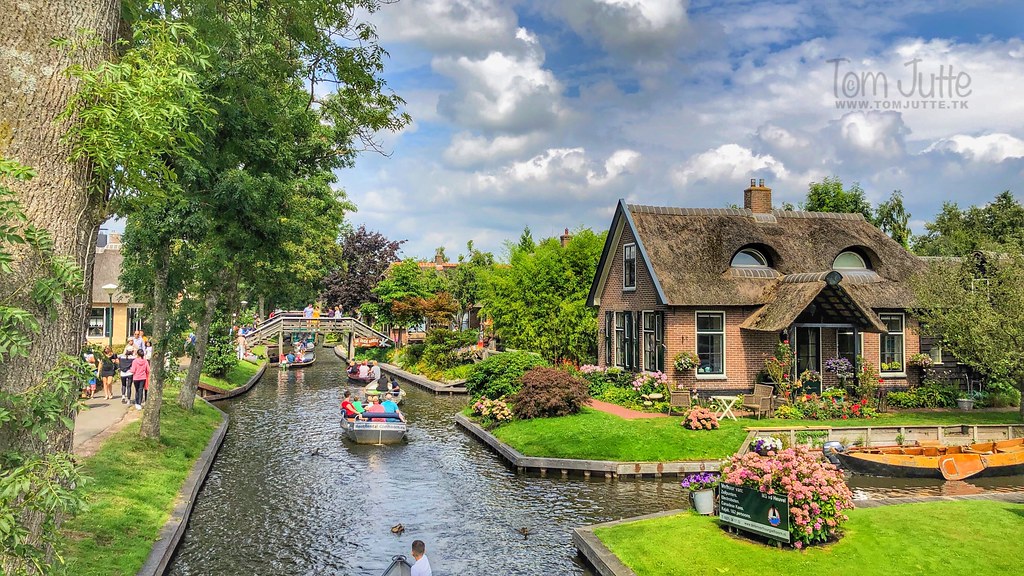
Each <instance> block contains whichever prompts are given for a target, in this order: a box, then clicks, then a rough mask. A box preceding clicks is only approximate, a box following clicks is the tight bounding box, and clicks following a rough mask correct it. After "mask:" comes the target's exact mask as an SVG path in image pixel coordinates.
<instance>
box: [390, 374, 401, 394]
mask: <svg viewBox="0 0 1024 576" xmlns="http://www.w3.org/2000/svg"><path fill="white" fill-rule="evenodd" d="M401 393H402V389H401V388H399V386H398V380H397V379H396V378H395V377H394V376H392V377H391V395H392V396H394V397H395V398H398V395H399V394H401Z"/></svg>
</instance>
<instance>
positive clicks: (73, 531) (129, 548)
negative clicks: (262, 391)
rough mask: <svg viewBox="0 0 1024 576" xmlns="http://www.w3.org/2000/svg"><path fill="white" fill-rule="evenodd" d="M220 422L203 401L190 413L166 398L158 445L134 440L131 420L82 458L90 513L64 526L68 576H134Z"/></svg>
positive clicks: (134, 426)
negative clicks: (90, 455) (88, 455)
mask: <svg viewBox="0 0 1024 576" xmlns="http://www.w3.org/2000/svg"><path fill="white" fill-rule="evenodd" d="M220 422H221V416H220V413H219V412H218V411H217V410H215V409H214V408H211V407H210V406H209V405H208V404H206V403H205V402H196V405H195V411H194V412H193V413H192V414H188V413H186V412H185V411H184V410H182V409H181V408H179V407H178V405H177V403H175V402H174V401H173V395H168V396H167V397H166V398H165V400H164V403H163V410H162V413H161V423H160V430H161V438H160V442H155V441H147V440H142V439H141V438H139V422H134V423H132V424H130V425H129V426H127V427H126V428H125V429H124V430H121V431H120V432H118V433H117V434H115V435H114V436H112V437H111V438H110V439H108V440H107V441H106V442H105V443H104V444H103V447H102V448H100V450H99V452H97V453H96V454H95V455H93V456H92V457H90V458H88V459H87V460H85V462H84V465H83V473H84V474H85V475H86V476H88V477H90V478H91V479H92V480H91V481H90V482H89V483H88V484H86V486H85V487H84V488H83V490H84V493H85V497H86V500H87V502H88V503H89V509H88V510H87V511H86V512H84V513H82V514H80V515H79V516H78V517H77V518H74V519H73V520H71V521H70V522H68V523H67V524H65V525H64V528H65V534H66V535H67V537H68V547H67V551H66V555H65V558H66V560H67V563H68V574H75V575H76V576H99V575H103V576H129V575H131V574H135V573H136V572H137V571H138V570H139V568H140V567H142V563H143V562H144V561H145V560H146V556H148V555H149V551H150V548H151V547H152V545H153V542H154V541H155V540H156V536H157V533H158V532H159V531H160V528H162V527H163V525H164V523H165V522H166V521H167V519H168V518H169V517H170V513H171V509H172V508H173V507H174V501H175V499H176V498H177V496H178V492H179V490H181V486H182V484H183V483H184V482H185V478H186V477H187V476H188V473H189V471H190V470H191V469H192V466H193V464H194V463H195V461H196V459H197V458H198V457H199V454H200V453H201V452H202V451H203V449H204V448H206V445H207V443H209V441H210V437H211V436H212V435H213V432H214V430H216V429H217V427H218V426H219V425H220Z"/></svg>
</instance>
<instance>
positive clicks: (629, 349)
mask: <svg viewBox="0 0 1024 576" xmlns="http://www.w3.org/2000/svg"><path fill="white" fill-rule="evenodd" d="M622 319H623V328H624V330H623V331H622V338H623V340H625V341H626V345H625V346H624V349H625V353H624V355H625V356H626V357H625V359H624V360H625V361H624V362H623V363H622V365H623V366H624V367H625V368H626V370H632V369H633V313H632V312H623V313H622Z"/></svg>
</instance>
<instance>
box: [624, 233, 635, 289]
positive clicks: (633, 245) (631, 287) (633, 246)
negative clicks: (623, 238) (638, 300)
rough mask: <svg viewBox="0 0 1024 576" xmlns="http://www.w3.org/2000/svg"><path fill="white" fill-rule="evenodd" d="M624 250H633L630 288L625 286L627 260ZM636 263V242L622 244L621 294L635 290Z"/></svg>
mask: <svg viewBox="0 0 1024 576" xmlns="http://www.w3.org/2000/svg"><path fill="white" fill-rule="evenodd" d="M626 248H633V285H632V286H628V285H626V277H627V276H628V274H626V262H627V260H626ZM636 261H637V253H636V242H629V243H627V244H623V245H622V291H623V292H633V291H635V290H636Z"/></svg>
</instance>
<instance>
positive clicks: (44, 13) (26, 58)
mask: <svg viewBox="0 0 1024 576" xmlns="http://www.w3.org/2000/svg"><path fill="white" fill-rule="evenodd" d="M0 14H2V15H3V24H2V25H0V157H2V158H8V159H14V160H17V161H19V162H21V163H22V164H24V165H26V166H29V167H31V168H34V169H35V170H36V177H35V178H33V179H31V180H29V181H27V182H17V181H14V182H7V183H6V184H7V185H8V186H9V187H10V188H11V190H13V192H14V194H15V195H16V197H17V199H18V200H19V201H20V202H21V204H22V206H23V207H24V210H25V213H26V215H27V216H28V220H29V223H31V224H34V225H36V226H38V227H40V228H42V229H45V230H47V231H49V232H50V234H51V235H52V238H53V243H54V252H55V253H56V254H57V255H58V256H65V257H68V258H70V259H71V260H72V261H74V262H75V263H76V264H78V265H79V266H80V267H81V268H82V269H83V271H84V274H83V278H82V284H83V286H84V287H85V291H83V293H81V294H77V295H71V296H69V297H65V298H64V299H63V300H62V301H61V302H60V303H59V304H58V305H57V307H56V310H55V313H54V314H52V315H50V314H44V313H42V312H43V311H41V310H37V309H33V307H32V305H31V304H30V303H28V302H23V301H19V302H17V304H18V305H19V306H22V307H24V308H26V309H28V310H29V311H30V312H33V313H35V314H36V318H37V319H38V320H39V323H40V331H39V332H38V333H37V334H36V335H35V337H34V338H33V339H32V348H31V350H30V354H29V356H28V357H26V358H15V359H12V360H11V361H9V362H5V363H4V365H3V369H0V392H3V393H8V394H20V393H22V392H24V391H25V390H26V389H27V388H29V387H30V386H33V385H35V384H37V383H38V382H39V381H40V379H41V376H42V374H44V373H45V372H46V371H47V370H49V369H50V368H52V367H53V365H54V363H55V361H56V360H57V358H58V357H59V356H60V355H61V354H70V355H73V356H77V355H78V354H79V353H80V350H81V346H82V342H83V340H84V338H85V316H86V312H87V310H88V306H89V302H90V296H89V291H90V289H91V287H92V281H91V279H92V258H93V254H94V249H95V239H96V232H97V230H98V228H99V224H100V222H102V221H103V219H104V217H105V213H104V210H105V208H104V206H103V198H102V197H101V195H100V193H97V192H96V191H95V188H93V189H90V184H92V183H93V178H92V171H91V167H90V165H89V163H88V162H87V161H78V162H75V163H70V162H68V157H69V156H70V151H71V148H70V145H69V144H68V143H66V142H64V141H62V137H63V136H64V134H65V133H66V132H67V130H68V124H67V123H56V122H55V121H54V119H55V117H56V116H57V114H59V113H60V112H61V111H62V110H63V108H64V106H65V104H66V103H67V101H68V98H69V96H70V95H71V94H73V93H74V92H75V91H76V90H77V89H78V82H77V80H75V79H73V78H69V77H68V76H67V75H66V74H65V73H64V72H65V70H67V69H68V67H70V66H71V65H74V64H80V65H83V66H86V67H92V66H95V65H96V64H98V63H99V62H101V61H102V60H104V59H107V58H109V57H110V54H111V46H112V44H113V40H114V38H115V37H116V35H117V32H118V26H119V22H120V14H121V5H120V1H119V0H76V1H74V2H54V1H46V0H0ZM83 29H87V30H93V31H95V32H96V33H97V34H98V35H99V37H100V39H101V40H102V42H99V43H97V44H95V45H92V46H88V47H85V48H83V49H81V50H79V51H76V52H74V53H69V52H67V51H62V50H59V49H57V48H56V47H54V46H52V45H51V41H52V40H53V39H54V38H60V37H64V38H74V37H75V36H76V34H78V33H79V30H83ZM14 254H15V261H14V262H13V267H14V270H15V272H14V273H13V274H5V275H0V301H4V300H5V299H6V297H7V296H8V295H10V294H11V293H12V292H13V291H14V290H16V289H17V288H16V286H17V285H20V284H21V283H24V282H25V281H26V280H27V279H31V273H30V272H29V271H28V270H29V269H30V268H31V267H32V263H31V262H29V261H27V260H26V259H25V258H26V254H25V253H24V252H22V251H18V250H15V251H14ZM68 416H70V417H72V418H73V417H74V414H72V413H71V411H70V410H69V411H68ZM71 447H72V431H71V429H69V428H66V427H64V426H57V427H56V428H55V429H54V431H53V432H51V433H50V434H49V435H48V437H47V438H46V439H45V440H39V439H38V438H36V437H33V436H30V435H26V434H24V433H23V429H22V428H20V427H18V426H3V427H0V452H8V451H17V452H22V453H23V454H26V455H33V454H39V455H45V454H47V453H53V452H58V451H70V450H71ZM56 516H57V520H58V521H59V520H60V515H59V514H57V515H56ZM44 519H45V517H44V515H43V514H33V515H31V516H30V517H27V518H25V519H24V520H25V522H26V527H28V528H29V530H30V535H29V539H28V544H33V545H35V544H39V542H37V541H36V540H37V539H36V537H35V535H36V534H37V533H38V528H39V526H40V525H41V522H43V520H44ZM19 568H24V567H23V566H17V565H14V564H10V563H5V564H4V565H3V566H0V571H2V572H3V573H4V574H9V573H14V572H15V571H16V570H17V569H19Z"/></svg>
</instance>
